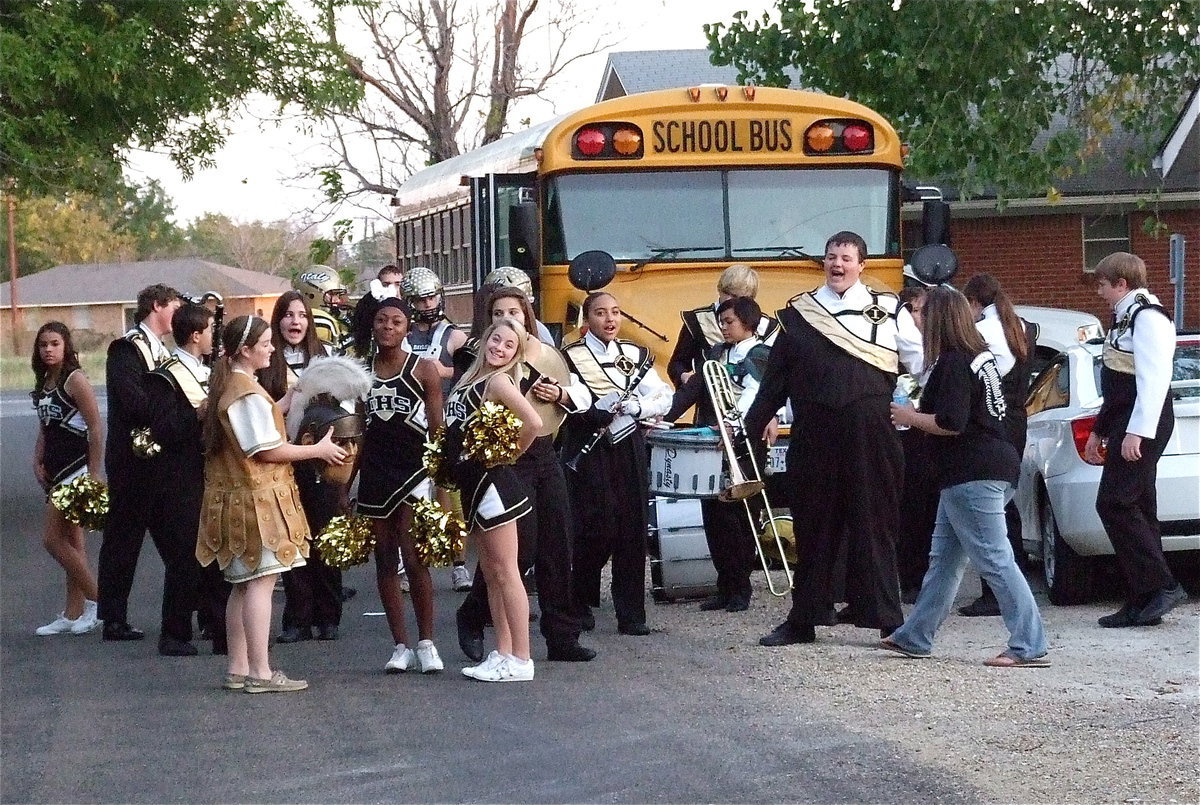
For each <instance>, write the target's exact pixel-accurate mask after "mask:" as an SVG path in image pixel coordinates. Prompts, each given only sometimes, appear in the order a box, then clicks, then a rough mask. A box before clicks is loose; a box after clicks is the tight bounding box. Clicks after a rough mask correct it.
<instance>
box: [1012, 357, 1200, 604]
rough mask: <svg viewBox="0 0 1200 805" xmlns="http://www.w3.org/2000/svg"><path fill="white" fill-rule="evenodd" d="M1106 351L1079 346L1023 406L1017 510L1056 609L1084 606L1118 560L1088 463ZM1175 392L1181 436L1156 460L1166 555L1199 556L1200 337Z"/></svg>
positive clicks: (1094, 470) (1184, 360)
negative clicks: (1102, 562)
mask: <svg viewBox="0 0 1200 805" xmlns="http://www.w3.org/2000/svg"><path fill="white" fill-rule="evenodd" d="M1101 349H1102V345H1100V344H1093V343H1088V344H1081V345H1078V346H1074V347H1070V348H1069V349H1067V350H1066V351H1065V352H1063V353H1061V354H1059V355H1058V356H1056V357H1055V358H1053V359H1052V360H1051V362H1050V364H1049V365H1048V366H1047V367H1046V368H1045V369H1044V370H1043V371H1042V373H1041V374H1040V375H1038V377H1037V378H1036V379H1035V380H1034V381H1033V386H1032V387H1031V389H1030V392H1029V398H1028V401H1027V402H1026V406H1025V407H1026V411H1027V412H1028V413H1029V431H1028V435H1027V436H1026V440H1025V455H1024V456H1023V457H1022V460H1021V477H1020V481H1019V483H1018V485H1017V494H1016V503H1017V508H1018V510H1019V511H1020V514H1021V535H1022V542H1023V543H1024V546H1025V550H1026V551H1027V552H1028V553H1029V554H1030V555H1031V556H1034V557H1041V559H1042V566H1043V570H1044V572H1045V576H1046V586H1047V587H1048V588H1049V590H1050V600H1051V602H1053V603H1055V604H1074V603H1081V602H1083V601H1084V600H1086V599H1087V597H1088V596H1089V594H1090V592H1091V586H1092V583H1091V582H1092V574H1093V571H1094V569H1095V563H1096V557H1098V556H1102V555H1105V554H1112V553H1113V547H1112V543H1111V542H1109V540H1108V535H1107V534H1106V533H1105V531H1104V526H1103V525H1102V524H1101V523H1100V517H1099V515H1097V514H1096V489H1097V487H1098V486H1099V483H1100V469H1101V468H1100V467H1097V466H1093V465H1091V464H1087V463H1086V462H1084V460H1083V448H1084V444H1085V443H1086V442H1087V439H1088V436H1089V435H1090V434H1091V432H1092V427H1093V426H1094V425H1095V422H1096V414H1097V413H1098V412H1099V410H1100V402H1101V397H1100V367H1101V359H1100V353H1101ZM1171 394H1172V397H1173V398H1174V403H1173V404H1174V408H1175V430H1174V432H1173V433H1172V435H1171V440H1170V441H1169V442H1168V443H1167V447H1166V450H1165V451H1164V453H1163V457H1162V459H1161V460H1160V461H1159V463H1158V519H1159V522H1160V524H1161V526H1162V542H1163V550H1165V551H1190V550H1200V336H1197V335H1180V336H1179V337H1178V339H1177V346H1176V350H1175V363H1174V372H1173V376H1172V382H1171ZM1110 449H1111V448H1110Z"/></svg>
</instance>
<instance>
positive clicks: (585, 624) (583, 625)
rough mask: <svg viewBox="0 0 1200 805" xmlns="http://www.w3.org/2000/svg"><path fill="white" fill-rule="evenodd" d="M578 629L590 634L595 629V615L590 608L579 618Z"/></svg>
mask: <svg viewBox="0 0 1200 805" xmlns="http://www.w3.org/2000/svg"><path fill="white" fill-rule="evenodd" d="M579 628H580V629H582V630H583V631H585V632H590V631H592V630H593V629H595V628H596V614H595V613H594V612H592V608H591V607H588V608H587V612H584V613H583V614H582V615H580V616H579Z"/></svg>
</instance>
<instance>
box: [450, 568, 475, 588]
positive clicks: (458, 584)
mask: <svg viewBox="0 0 1200 805" xmlns="http://www.w3.org/2000/svg"><path fill="white" fill-rule="evenodd" d="M450 583H451V584H453V585H454V592H456V593H465V592H467V591H468V590H470V589H471V571H469V570H467V566H466V565H455V566H454V569H453V570H451V571H450Z"/></svg>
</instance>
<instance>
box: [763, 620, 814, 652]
mask: <svg viewBox="0 0 1200 805" xmlns="http://www.w3.org/2000/svg"><path fill="white" fill-rule="evenodd" d="M815 642H817V628H816V627H815V626H812V625H808V626H793V625H792V624H791V623H789V622H788V621H784V622H783V623H781V624H779V625H778V626H776V627H775V628H774V629H772V630H771V631H770V633H768V634H765V635H763V636H762V637H760V638H759V639H758V644H759V645H760V646H771V647H774V646H792V645H795V644H797V643H815Z"/></svg>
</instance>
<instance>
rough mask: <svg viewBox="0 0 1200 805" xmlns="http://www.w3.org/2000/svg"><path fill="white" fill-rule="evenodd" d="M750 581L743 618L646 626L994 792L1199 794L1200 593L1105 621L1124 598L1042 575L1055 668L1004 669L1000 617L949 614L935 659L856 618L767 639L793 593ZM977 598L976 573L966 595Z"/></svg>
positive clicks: (1052, 797) (670, 615) (1029, 795)
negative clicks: (1099, 599) (712, 650)
mask: <svg viewBox="0 0 1200 805" xmlns="http://www.w3.org/2000/svg"><path fill="white" fill-rule="evenodd" d="M754 583H755V585H756V589H755V597H754V600H753V602H752V604H751V607H750V610H749V611H748V612H745V613H739V614H736V615H730V614H726V613H719V614H718V613H706V612H699V611H697V608H696V605H695V603H694V602H690V603H678V604H664V605H660V606H655V607H653V608H652V609H651V611H650V613H649V614H650V621H651V624H652V626H654V627H655V628H656V629H659V630H662V631H665V632H668V633H670V634H672V635H676V636H682V637H687V638H690V639H694V640H696V641H699V642H702V643H708V644H710V645H715V646H716V647H718V648H719V650H721V651H723V652H726V653H727V656H728V657H729V659H730V660H731V662H729V663H728V666H727V667H731V668H736V669H737V673H738V674H739V675H740V676H742V677H746V678H748V679H749V680H752V681H753V684H754V685H755V686H756V687H763V688H765V689H767V690H770V691H773V695H775V696H778V697H779V700H780V701H781V702H782V701H786V700H787V699H788V698H789V697H795V701H802V702H803V705H804V708H805V710H806V711H807V712H808V713H810V714H811V715H810V717H811V718H813V720H828V721H831V722H833V723H838V724H840V725H841V726H843V727H844V728H847V729H850V730H853V731H855V732H858V733H861V734H863V735H869V736H872V737H877V738H884V739H887V740H889V741H892V742H894V743H895V746H896V755H897V757H898V758H903V759H905V760H907V761H911V762H917V763H922V764H928V765H929V766H931V767H933V768H934V769H936V770H937V771H939V772H942V773H948V774H950V775H954V776H957V777H959V778H960V779H962V781H963V782H964V783H967V784H969V785H971V786H974V787H976V788H977V789H979V790H980V791H984V792H987V794H988V795H990V799H991V801H994V802H1023V803H1024V802H1047V803H1050V802H1055V803H1057V802H1072V803H1074V802H1164V803H1165V802H1188V803H1195V802H1200V783H1198V780H1197V762H1198V758H1200V751H1198V750H1200V742H1198V732H1197V730H1198V719H1197V705H1198V694H1200V688H1198V680H1197V676H1198V663H1200V659H1198V658H1200V601H1198V600H1197V597H1196V596H1195V595H1193V597H1192V598H1191V600H1189V601H1187V602H1185V603H1184V604H1183V605H1182V606H1180V607H1178V608H1177V609H1176V610H1175V611H1174V612H1172V613H1171V614H1170V615H1168V616H1167V618H1166V619H1165V620H1164V623H1163V625H1161V626H1158V627H1153V628H1142V629H1101V628H1100V627H1099V626H1097V624H1096V618H1097V617H1099V616H1100V615H1104V614H1107V613H1109V612H1111V611H1113V610H1114V609H1116V604H1115V603H1112V602H1105V603H1097V604H1095V605H1091V606H1078V607H1055V606H1052V605H1050V604H1049V603H1048V602H1047V601H1046V597H1045V593H1044V592H1043V591H1039V590H1038V589H1037V588H1036V584H1035V594H1036V595H1037V598H1038V603H1039V605H1040V606H1041V611H1042V617H1043V619H1044V620H1045V623H1046V628H1047V634H1048V636H1049V640H1050V656H1051V659H1052V662H1053V664H1052V666H1051V667H1049V668H1024V669H993V668H987V667H985V666H984V665H982V662H983V660H984V659H986V658H988V657H992V656H995V655H996V654H998V653H1000V651H1002V650H1003V649H1004V647H1005V644H1006V638H1007V632H1006V630H1005V629H1004V624H1003V623H1002V621H1001V620H1000V618H963V617H960V616H958V615H952V616H951V617H950V618H949V619H948V620H947V621H946V623H945V624H944V625H943V626H942V629H941V631H940V632H939V634H938V641H937V645H936V646H935V648H934V657H933V658H932V659H928V660H909V659H906V658H903V657H900V656H898V655H894V654H890V653H888V652H884V651H880V650H877V649H875V648H874V644H875V643H876V642H877V639H878V638H877V632H875V631H874V630H866V629H856V628H854V627H851V626H835V627H817V643H816V644H813V645H806V646H789V647H786V648H777V649H765V648H761V647H759V646H758V645H757V640H758V638H759V637H760V636H761V635H762V634H764V633H765V632H767V631H769V630H770V629H771V628H772V627H773V626H774V625H775V624H776V623H779V622H780V621H781V620H782V619H783V618H784V616H785V615H786V612H787V601H788V600H789V599H777V598H773V597H771V596H770V595H769V594H767V592H766V589H765V584H764V582H763V579H762V574H761V573H759V574H755V576H754ZM606 586H607V585H606ZM977 592H978V581H977V580H976V579H974V578H970V579H969V580H968V581H965V582H964V585H963V590H962V591H960V596H959V598H960V601H959V603H960V604H962V603H966V602H968V601H970V600H972V598H973V597H974V595H975V594H976V593H977ZM605 606H606V608H607V607H609V606H611V605H610V604H607V602H606V605H605Z"/></svg>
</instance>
